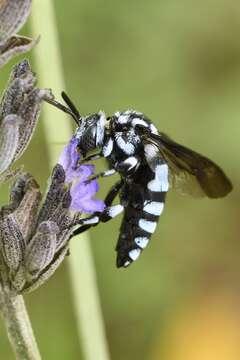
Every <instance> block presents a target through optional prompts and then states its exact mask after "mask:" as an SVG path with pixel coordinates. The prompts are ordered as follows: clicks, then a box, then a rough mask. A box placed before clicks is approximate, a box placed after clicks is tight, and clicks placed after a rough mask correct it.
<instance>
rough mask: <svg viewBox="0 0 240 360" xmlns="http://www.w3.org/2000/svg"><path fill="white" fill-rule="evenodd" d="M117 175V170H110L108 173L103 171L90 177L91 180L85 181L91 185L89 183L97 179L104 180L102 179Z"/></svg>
mask: <svg viewBox="0 0 240 360" xmlns="http://www.w3.org/2000/svg"><path fill="white" fill-rule="evenodd" d="M115 173H116V170H115V169H109V170H106V171H102V172H100V173H98V174H96V175H94V176H92V177H90V178H89V179H87V180H86V181H85V183H89V182H91V181H93V180H96V179H99V178H102V177H107V176H112V175H113V174H115Z"/></svg>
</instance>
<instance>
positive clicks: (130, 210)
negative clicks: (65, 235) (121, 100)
mask: <svg viewBox="0 0 240 360" xmlns="http://www.w3.org/2000/svg"><path fill="white" fill-rule="evenodd" d="M62 97H63V99H64V101H65V103H66V104H67V107H66V106H64V105H62V104H60V103H59V102H57V101H55V100H51V103H52V105H54V106H56V107H58V108H59V109H61V110H63V111H65V112H67V113H68V114H70V115H71V116H72V117H73V119H74V120H75V122H76V123H77V129H76V134H75V137H76V138H77V139H78V145H77V148H78V151H79V152H80V153H81V155H82V157H83V160H82V162H88V161H91V160H97V159H100V158H106V159H107V161H108V164H109V169H108V170H106V171H103V172H101V173H99V174H97V175H95V176H94V177H92V178H91V179H90V180H89V181H91V180H93V179H96V178H100V177H106V176H111V175H113V174H115V173H118V174H119V175H120V180H119V181H117V183H116V184H115V185H114V186H113V187H112V188H111V189H110V191H109V192H108V194H107V196H106V198H105V204H106V208H105V210H104V211H103V212H102V213H99V212H98V213H94V214H92V215H91V216H90V217H88V218H86V219H83V220H82V223H81V226H79V227H78V228H77V229H75V230H74V232H73V234H72V236H75V235H77V234H80V233H82V232H83V231H86V230H87V229H89V228H90V227H92V226H96V225H97V224H99V223H101V222H107V221H109V220H111V219H112V218H114V217H115V216H117V215H118V214H120V213H122V212H123V220H122V224H121V227H120V234H119V238H118V241H117V245H116V252H117V261H116V265H117V267H128V266H129V265H130V264H131V263H132V262H133V261H135V260H137V259H138V257H139V256H140V254H141V253H142V251H143V250H144V249H145V248H146V246H147V245H148V243H149V241H150V238H151V236H152V234H153V233H154V232H155V230H156V228H157V224H158V220H159V217H160V216H161V214H162V212H163V209H164V205H165V199H166V195H167V192H168V190H169V188H171V187H173V188H175V189H177V190H180V191H181V192H184V193H188V194H190V195H193V196H207V197H209V198H213V199H214V198H221V197H224V196H226V195H227V194H228V193H229V192H230V191H231V190H232V184H231V182H230V180H229V179H228V178H227V176H226V175H225V173H224V172H223V170H222V169H221V168H220V167H219V166H218V165H217V164H215V163H214V162H213V161H211V160H210V159H208V158H207V157H205V156H203V155H201V154H199V153H197V152H195V151H193V150H190V149H189V148H187V147H185V146H183V145H180V144H178V143H176V142H175V141H173V140H172V139H171V138H169V137H168V136H167V135H165V134H164V133H162V132H160V131H158V129H157V128H156V126H155V125H154V124H153V123H152V121H151V120H150V119H149V118H147V117H146V116H145V115H144V114H142V113H141V112H138V111H135V110H127V111H123V112H116V113H115V114H114V115H112V116H110V117H107V118H106V116H105V113H104V112H101V111H100V112H98V113H94V114H91V115H88V116H86V117H82V116H81V115H80V114H79V112H78V110H77V109H76V107H75V106H74V104H73V103H72V101H71V100H70V99H69V97H68V96H67V95H66V94H65V93H64V92H63V93H62ZM97 150H98V152H96V153H94V154H91V155H89V153H90V152H92V151H97ZM118 195H119V199H120V203H119V204H118V205H113V201H114V199H115V198H116V197H117V196H118Z"/></svg>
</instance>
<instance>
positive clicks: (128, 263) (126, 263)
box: [123, 261, 131, 267]
mask: <svg viewBox="0 0 240 360" xmlns="http://www.w3.org/2000/svg"><path fill="white" fill-rule="evenodd" d="M130 264H131V263H130V261H125V263H124V264H123V266H124V267H128V266H129V265H130Z"/></svg>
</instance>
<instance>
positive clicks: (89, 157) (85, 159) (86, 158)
mask: <svg viewBox="0 0 240 360" xmlns="http://www.w3.org/2000/svg"><path fill="white" fill-rule="evenodd" d="M102 157H103V155H102V153H98V154H92V155H89V156H87V157H85V158H84V159H81V160H80V161H79V164H84V163H86V162H88V161H92V160H98V159H100V158H102Z"/></svg>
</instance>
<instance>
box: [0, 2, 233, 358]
mask: <svg viewBox="0 0 240 360" xmlns="http://www.w3.org/2000/svg"><path fill="white" fill-rule="evenodd" d="M54 3H55V9H56V15H57V22H58V28H59V36H60V43H61V50H62V60H63V66H64V71H65V74H64V75H65V80H66V89H65V90H66V91H67V92H68V93H69V94H70V96H71V98H72V99H73V100H74V102H75V103H76V105H77V106H78V107H79V109H80V111H81V112H82V113H83V114H86V113H91V112H95V111H98V110H99V109H102V110H104V111H105V112H106V113H107V114H112V113H113V112H114V111H116V110H121V109H126V108H135V109H137V110H139V111H142V112H144V113H146V114H147V115H148V116H149V117H150V118H151V119H152V120H153V122H154V123H155V124H156V125H157V126H158V128H159V129H160V130H162V131H164V132H166V133H168V134H169V135H170V136H171V137H172V138H174V139H175V140H176V141H178V142H181V143H183V144H185V145H187V146H189V147H191V148H193V149H195V150H197V151H198V152H201V153H203V154H205V155H207V156H208V157H210V158H211V159H213V160H214V161H215V162H217V163H218V164H219V165H221V167H223V169H224V170H225V171H226V173H227V174H228V175H229V177H230V178H231V179H232V181H233V184H234V186H235V188H234V191H233V192H232V193H231V194H230V195H229V196H228V197H227V198H224V199H221V200H209V199H203V200H196V199H191V198H189V197H185V196H182V195H179V194H177V193H175V192H174V191H170V193H169V195H168V198H167V204H166V207H165V211H164V214H163V215H162V217H161V219H160V223H159V226H158V228H157V231H156V233H155V234H154V236H153V239H152V241H151V245H150V246H149V247H148V248H147V249H146V250H145V251H144V254H143V255H142V256H141V258H140V259H139V261H137V262H136V263H134V264H133V265H132V266H131V267H130V268H129V269H127V270H121V269H120V270H117V269H116V267H115V257H116V255H115V252H114V247H115V244H116V240H117V237H118V228H119V226H120V221H121V219H120V218H119V219H117V220H114V221H112V222H111V223H108V224H106V225H100V226H99V227H97V228H95V229H94V230H92V231H91V239H92V240H91V242H92V249H93V253H94V260H95V264H96V270H97V277H98V285H99V291H100V296H101V302H102V308H103V314H104V320H105V325H106V332H107V339H108V343H109V348H110V353H111V357H112V359H114V360H122V359H124V360H130V359H131V360H132V359H134V360H135V359H143V360H145V359H146V360H160V359H161V360H183V359H184V360H208V359H209V360H210V359H211V360H213V359H218V360H219V359H220V360H239V358H240V345H239V344H240V335H239V334H240V310H239V308H240V307H239V301H240V296H239V290H240V286H239V272H240V271H239V270H240V265H239V253H240V242H239V209H240V206H239V201H240V192H239V180H240V171H239V154H240V145H239V129H240V123H239V119H240V101H239V94H240V41H239V38H240V4H239V3H238V2H237V1H233V0H218V1H214V0H202V1H201V2H198V3H196V2H194V1H190V0H183V1H181V2H179V1H177V0H158V1H157V0H149V1H148V2H145V1H137V0H132V1H126V0H123V1H89V0H81V1H68V2H66V1H56V0H55V2H54ZM24 33H26V29H25V32H24ZM41 41H44V38H42V39H41ZM33 51H34V50H33ZM46 56H47V54H46ZM49 61H51V59H49ZM15 62H16V60H13V61H12V62H11V63H10V65H8V66H6V67H5V68H4V70H3V71H1V74H0V85H1V90H2V89H3V87H4V84H5V81H6V80H7V76H8V73H9V71H10V68H11V67H12V65H13V64H14V63H15ZM47 71H48V69H46V72H47ZM44 86H45V87H51V84H49V83H48V84H44ZM53 91H54V89H53ZM56 95H57V96H59V94H56ZM45 106H47V105H45ZM57 115H58V112H57V110H56V127H57ZM20 162H21V163H24V164H25V168H26V169H27V170H28V171H30V172H31V173H32V174H33V175H34V176H35V178H36V179H37V180H38V181H39V183H40V184H41V186H42V189H44V188H45V187H46V180H47V178H48V176H49V173H50V172H49V169H48V160H47V151H46V148H45V142H44V138H43V129H42V127H41V121H40V123H39V126H38V129H37V132H36V135H35V137H34V138H33V140H32V142H31V145H30V147H29V148H28V150H27V152H26V154H25V155H24V157H23V158H22V159H21V161H20ZM98 166H99V165H98ZM104 166H105V164H104V162H102V163H101V164H100V167H104ZM114 180H116V178H115V179H107V180H104V181H101V192H100V194H101V196H103V194H105V193H106V191H107V189H108V188H109V187H110V185H111V184H112V183H113V182H114ZM1 199H2V200H1V202H2V203H4V202H6V201H7V187H4V188H2V192H1ZM68 261H69V259H66V260H65V263H64V264H63V265H62V266H61V268H60V269H59V270H58V271H57V273H56V274H55V276H53V277H52V278H51V280H50V281H49V282H48V283H47V284H46V285H44V286H42V287H41V288H40V289H38V290H37V291H36V292H34V293H32V294H29V295H27V296H26V302H27V306H28V308H29V311H30V316H31V319H32V322H33V327H34V330H35V334H36V337H37V339H38V342H39V346H40V349H41V352H42V355H43V359H46V360H50V359H59V360H66V359H68V360H75V359H83V357H82V352H81V348H80V344H79V343H78V338H77V334H76V322H75V318H74V313H73V304H72V300H71V293H70V286H69V277H68V268H67V262H68ZM79 287H80V288H81V283H79ZM0 339H1V340H0V352H1V355H0V358H1V359H4V360H8V359H9V360H10V359H13V355H12V353H11V350H10V347H9V344H8V340H7V337H6V335H5V329H4V327H3V324H2V322H1V323H0ZM96 360H97V359H96Z"/></svg>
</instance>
